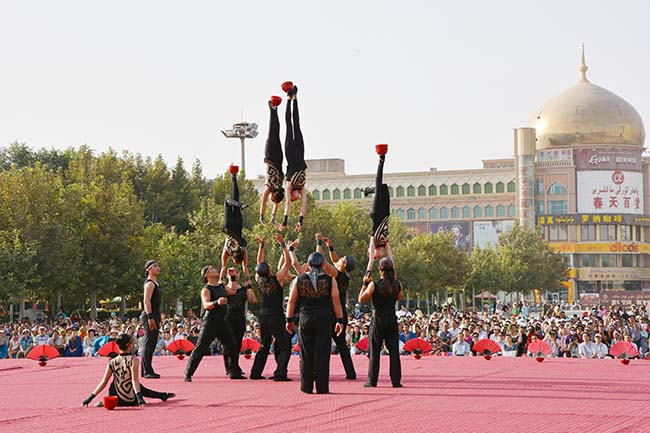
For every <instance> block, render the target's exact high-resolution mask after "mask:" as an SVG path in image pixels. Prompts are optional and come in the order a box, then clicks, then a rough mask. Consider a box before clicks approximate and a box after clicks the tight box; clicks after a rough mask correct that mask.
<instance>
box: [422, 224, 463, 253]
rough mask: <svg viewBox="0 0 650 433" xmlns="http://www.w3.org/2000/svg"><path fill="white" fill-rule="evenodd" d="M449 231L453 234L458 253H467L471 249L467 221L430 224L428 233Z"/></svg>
mask: <svg viewBox="0 0 650 433" xmlns="http://www.w3.org/2000/svg"><path fill="white" fill-rule="evenodd" d="M443 231H451V232H452V233H453V234H454V244H455V245H456V249H457V250H460V251H469V250H470V248H472V233H471V232H470V230H469V222H468V221H446V222H430V223H429V233H434V234H435V233H438V232H443Z"/></svg>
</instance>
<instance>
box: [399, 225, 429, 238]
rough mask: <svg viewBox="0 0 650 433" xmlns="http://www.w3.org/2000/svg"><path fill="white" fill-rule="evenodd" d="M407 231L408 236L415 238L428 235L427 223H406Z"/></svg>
mask: <svg viewBox="0 0 650 433" xmlns="http://www.w3.org/2000/svg"><path fill="white" fill-rule="evenodd" d="M404 226H405V227H406V231H407V233H408V234H410V235H412V236H415V235H421V234H424V233H427V223H424V222H418V223H404Z"/></svg>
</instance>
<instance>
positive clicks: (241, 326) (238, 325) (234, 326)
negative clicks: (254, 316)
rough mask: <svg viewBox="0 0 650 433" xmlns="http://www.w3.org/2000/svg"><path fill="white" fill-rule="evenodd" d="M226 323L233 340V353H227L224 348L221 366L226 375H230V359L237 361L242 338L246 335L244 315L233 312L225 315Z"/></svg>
mask: <svg viewBox="0 0 650 433" xmlns="http://www.w3.org/2000/svg"><path fill="white" fill-rule="evenodd" d="M226 323H227V324H228V327H229V328H230V332H232V336H233V338H234V339H235V353H233V354H230V353H227V351H228V349H226V348H225V347H224V353H223V364H224V366H225V367H226V374H228V375H229V374H230V370H231V363H232V358H237V359H239V353H240V352H241V340H242V338H244V334H245V333H246V316H245V313H244V312H243V311H242V312H235V313H230V312H228V314H226Z"/></svg>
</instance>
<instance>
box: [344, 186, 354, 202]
mask: <svg viewBox="0 0 650 433" xmlns="http://www.w3.org/2000/svg"><path fill="white" fill-rule="evenodd" d="M343 198H344V199H345V200H350V199H351V198H352V191H350V188H345V189H344V190H343Z"/></svg>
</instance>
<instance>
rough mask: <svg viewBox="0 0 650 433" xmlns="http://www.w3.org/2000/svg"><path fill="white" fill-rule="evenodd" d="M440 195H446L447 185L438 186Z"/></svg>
mask: <svg viewBox="0 0 650 433" xmlns="http://www.w3.org/2000/svg"><path fill="white" fill-rule="evenodd" d="M440 195H447V185H445V184H444V183H443V184H442V185H440Z"/></svg>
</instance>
